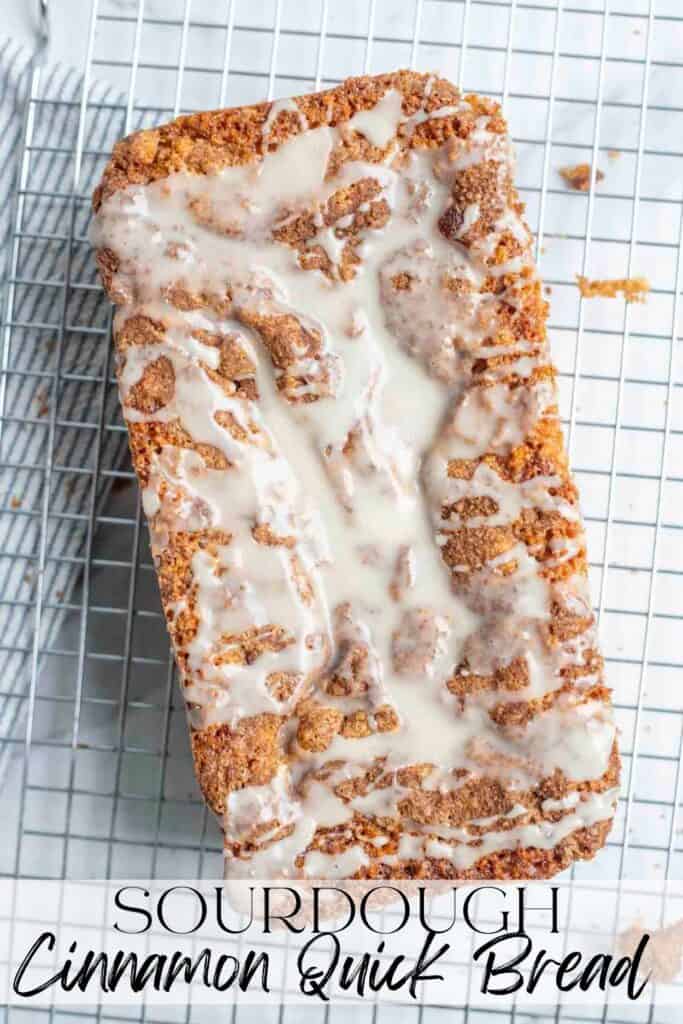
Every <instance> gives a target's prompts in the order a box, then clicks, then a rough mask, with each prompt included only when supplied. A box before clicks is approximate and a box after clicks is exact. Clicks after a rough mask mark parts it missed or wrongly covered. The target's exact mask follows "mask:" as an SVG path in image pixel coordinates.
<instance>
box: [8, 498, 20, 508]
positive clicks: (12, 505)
mask: <svg viewBox="0 0 683 1024" xmlns="http://www.w3.org/2000/svg"><path fill="white" fill-rule="evenodd" d="M10 508H21V498H11V499H10Z"/></svg>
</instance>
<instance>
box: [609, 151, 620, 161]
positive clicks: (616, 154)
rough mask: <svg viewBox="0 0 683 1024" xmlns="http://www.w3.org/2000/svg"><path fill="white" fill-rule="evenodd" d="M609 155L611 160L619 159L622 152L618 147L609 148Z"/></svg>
mask: <svg viewBox="0 0 683 1024" xmlns="http://www.w3.org/2000/svg"><path fill="white" fill-rule="evenodd" d="M607 156H608V157H609V159H610V160H618V159H619V157H620V156H621V153H620V152H619V150H618V149H608V150H607Z"/></svg>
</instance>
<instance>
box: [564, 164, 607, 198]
mask: <svg viewBox="0 0 683 1024" xmlns="http://www.w3.org/2000/svg"><path fill="white" fill-rule="evenodd" d="M560 174H561V175H562V177H563V178H564V180H565V182H566V184H567V185H568V186H569V187H570V188H573V189H575V190H576V191H577V192H588V190H589V189H590V187H591V165H590V164H575V165H574V166H573V167H560ZM604 177H605V175H604V174H603V172H602V171H601V170H600V168H598V169H597V170H596V172H595V183H596V185H597V183H598V182H599V181H602V179H603V178H604Z"/></svg>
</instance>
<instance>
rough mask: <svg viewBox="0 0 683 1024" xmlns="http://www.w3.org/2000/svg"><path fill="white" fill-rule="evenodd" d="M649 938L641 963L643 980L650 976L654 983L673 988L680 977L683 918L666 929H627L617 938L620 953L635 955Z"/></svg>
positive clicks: (682, 951) (635, 927)
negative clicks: (647, 936)
mask: <svg viewBox="0 0 683 1024" xmlns="http://www.w3.org/2000/svg"><path fill="white" fill-rule="evenodd" d="M645 935H649V938H650V941H649V943H648V945H647V946H646V948H645V952H644V956H643V959H642V961H641V964H640V972H641V974H642V976H643V977H645V976H646V975H650V976H651V978H652V980H653V981H656V982H660V983H662V984H668V985H670V984H671V983H672V982H673V981H675V979H676V978H677V977H678V975H679V973H680V970H681V956H682V955H683V919H681V920H680V921H675V922H674V923H673V924H670V925H668V927H664V928H655V929H652V930H651V929H649V928H644V927H643V926H642V925H633V926H632V927H631V928H627V929H626V930H625V931H624V932H622V933H621V935H619V937H618V943H617V950H618V952H619V953H622V954H623V953H631V954H632V953H634V952H635V949H636V947H637V945H638V943H639V942H640V940H641V939H642V938H643V937H644V936H645Z"/></svg>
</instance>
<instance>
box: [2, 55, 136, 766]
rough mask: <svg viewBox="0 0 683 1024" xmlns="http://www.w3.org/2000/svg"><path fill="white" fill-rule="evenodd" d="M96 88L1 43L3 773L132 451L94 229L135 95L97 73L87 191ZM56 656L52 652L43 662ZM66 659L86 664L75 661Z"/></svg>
mask: <svg viewBox="0 0 683 1024" xmlns="http://www.w3.org/2000/svg"><path fill="white" fill-rule="evenodd" d="M82 90H83V76H82V75H81V74H80V73H79V72H77V71H75V70H74V69H72V68H68V67H63V66H52V67H42V68H37V67H36V60H35V58H32V55H31V54H30V53H29V52H28V51H27V50H26V49H25V48H23V47H20V46H18V45H17V44H16V43H13V42H12V41H7V42H5V43H4V44H2V43H0V311H1V312H2V327H1V331H2V336H1V337H2V340H1V344H2V358H3V361H2V364H1V366H2V376H1V377H0V479H1V480H2V484H1V485H0V781H1V780H2V771H3V767H2V766H3V760H4V761H6V760H7V758H8V757H11V755H12V752H13V751H15V752H16V751H18V750H20V749H21V744H22V743H23V740H24V737H25V735H26V710H27V707H28V700H27V696H28V694H29V683H30V679H31V666H32V654H33V645H34V636H35V633H36V629H37V631H38V642H39V644H38V646H39V651H40V652H44V651H45V650H46V649H50V648H53V647H54V646H55V642H56V639H58V634H59V630H60V627H62V626H63V625H64V622H65V617H66V616H68V615H69V608H68V605H69V602H70V598H71V596H72V595H73V593H74V590H75V588H76V587H77V586H78V583H79V579H80V578H81V577H82V571H83V555H84V552H85V550H86V547H85V546H86V541H87V537H88V529H89V523H90V522H91V521H93V520H92V513H93V511H95V512H97V511H98V510H99V509H101V507H102V505H103V502H104V501H105V500H106V499H107V495H108V491H109V486H110V484H111V481H112V479H113V478H112V477H111V476H107V473H106V471H107V470H112V469H113V468H116V467H117V466H119V465H121V463H122V460H124V458H125V451H126V440H125V432H124V430H123V427H122V423H121V420H120V417H119V412H118V403H117V398H116V394H115V387H114V386H113V384H112V383H111V382H110V381H107V382H106V383H105V384H104V386H103V380H104V378H105V377H106V378H109V377H111V372H112V367H111V365H110V362H109V359H108V348H109V319H110V305H109V302H108V300H107V299H106V297H105V296H104V294H103V292H102V290H101V288H100V286H99V282H98V280H97V276H96V272H95V267H94V260H93V258H92V253H91V250H90V246H89V244H88V241H87V228H88V221H89V217H90V201H89V197H90V194H91V193H92V190H93V188H94V186H95V185H96V183H97V181H98V179H99V176H100V174H101V171H102V167H103V165H104V162H105V161H106V154H107V153H108V152H109V151H110V149H111V147H112V145H113V144H114V142H115V141H116V139H117V138H120V137H121V135H122V134H123V133H124V129H125V98H124V97H123V96H121V95H120V93H118V92H117V91H116V90H115V89H113V88H112V87H111V86H108V85H106V84H102V83H99V82H94V83H92V85H91V86H90V88H89V94H88V104H87V108H86V116H85V124H84V151H83V158H82V166H81V172H80V180H79V182H78V185H77V189H76V193H75V195H73V194H72V193H73V187H72V186H73V181H74V153H75V150H76V141H77V136H78V130H79V118H80V113H81V97H82ZM29 99H30V101H31V117H30V118H29V119H28V120H27V110H28V102H29ZM155 113H156V112H153V111H147V112H146V117H149V118H150V120H153V118H154V115H155ZM136 126H137V125H136ZM25 131H27V142H28V145H27V146H22V139H23V138H24V132H25ZM17 185H19V186H20V193H19V194H17ZM100 439H101V444H100ZM98 451H99V455H98ZM103 472H104V475H103ZM46 488H49V498H48V503H47V514H46V508H45V497H46V490H45V489H46ZM41 537H42V538H43V540H44V543H45V553H46V559H45V570H44V574H43V579H42V593H41V588H40V587H39V581H38V570H39V553H40V550H41ZM38 609H40V614H39V615H38ZM71 615H72V618H73V615H74V611H73V610H72V611H71ZM57 646H59V645H57ZM74 646H76V645H75V644H73V643H72V644H71V647H74ZM50 657H52V658H53V660H54V658H55V657H56V656H54V655H48V656H45V655H44V654H43V653H41V654H40V656H39V667H40V668H41V671H42V668H43V667H44V665H45V663H46V661H47V660H49V658H50ZM61 671H62V674H63V677H64V678H66V677H67V676H69V677H71V676H74V675H75V670H74V666H73V664H72V663H71V662H69V661H68V660H66V661H65V662H64V668H63V669H62V670H61ZM53 672H54V668H53ZM40 686H41V683H40V676H39V680H38V686H37V690H38V692H40ZM73 687H74V679H71V680H70V689H71V690H72V691H73ZM57 697H58V699H59V695H57ZM59 728H60V727H59V726H57V725H55V729H56V730H59Z"/></svg>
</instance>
